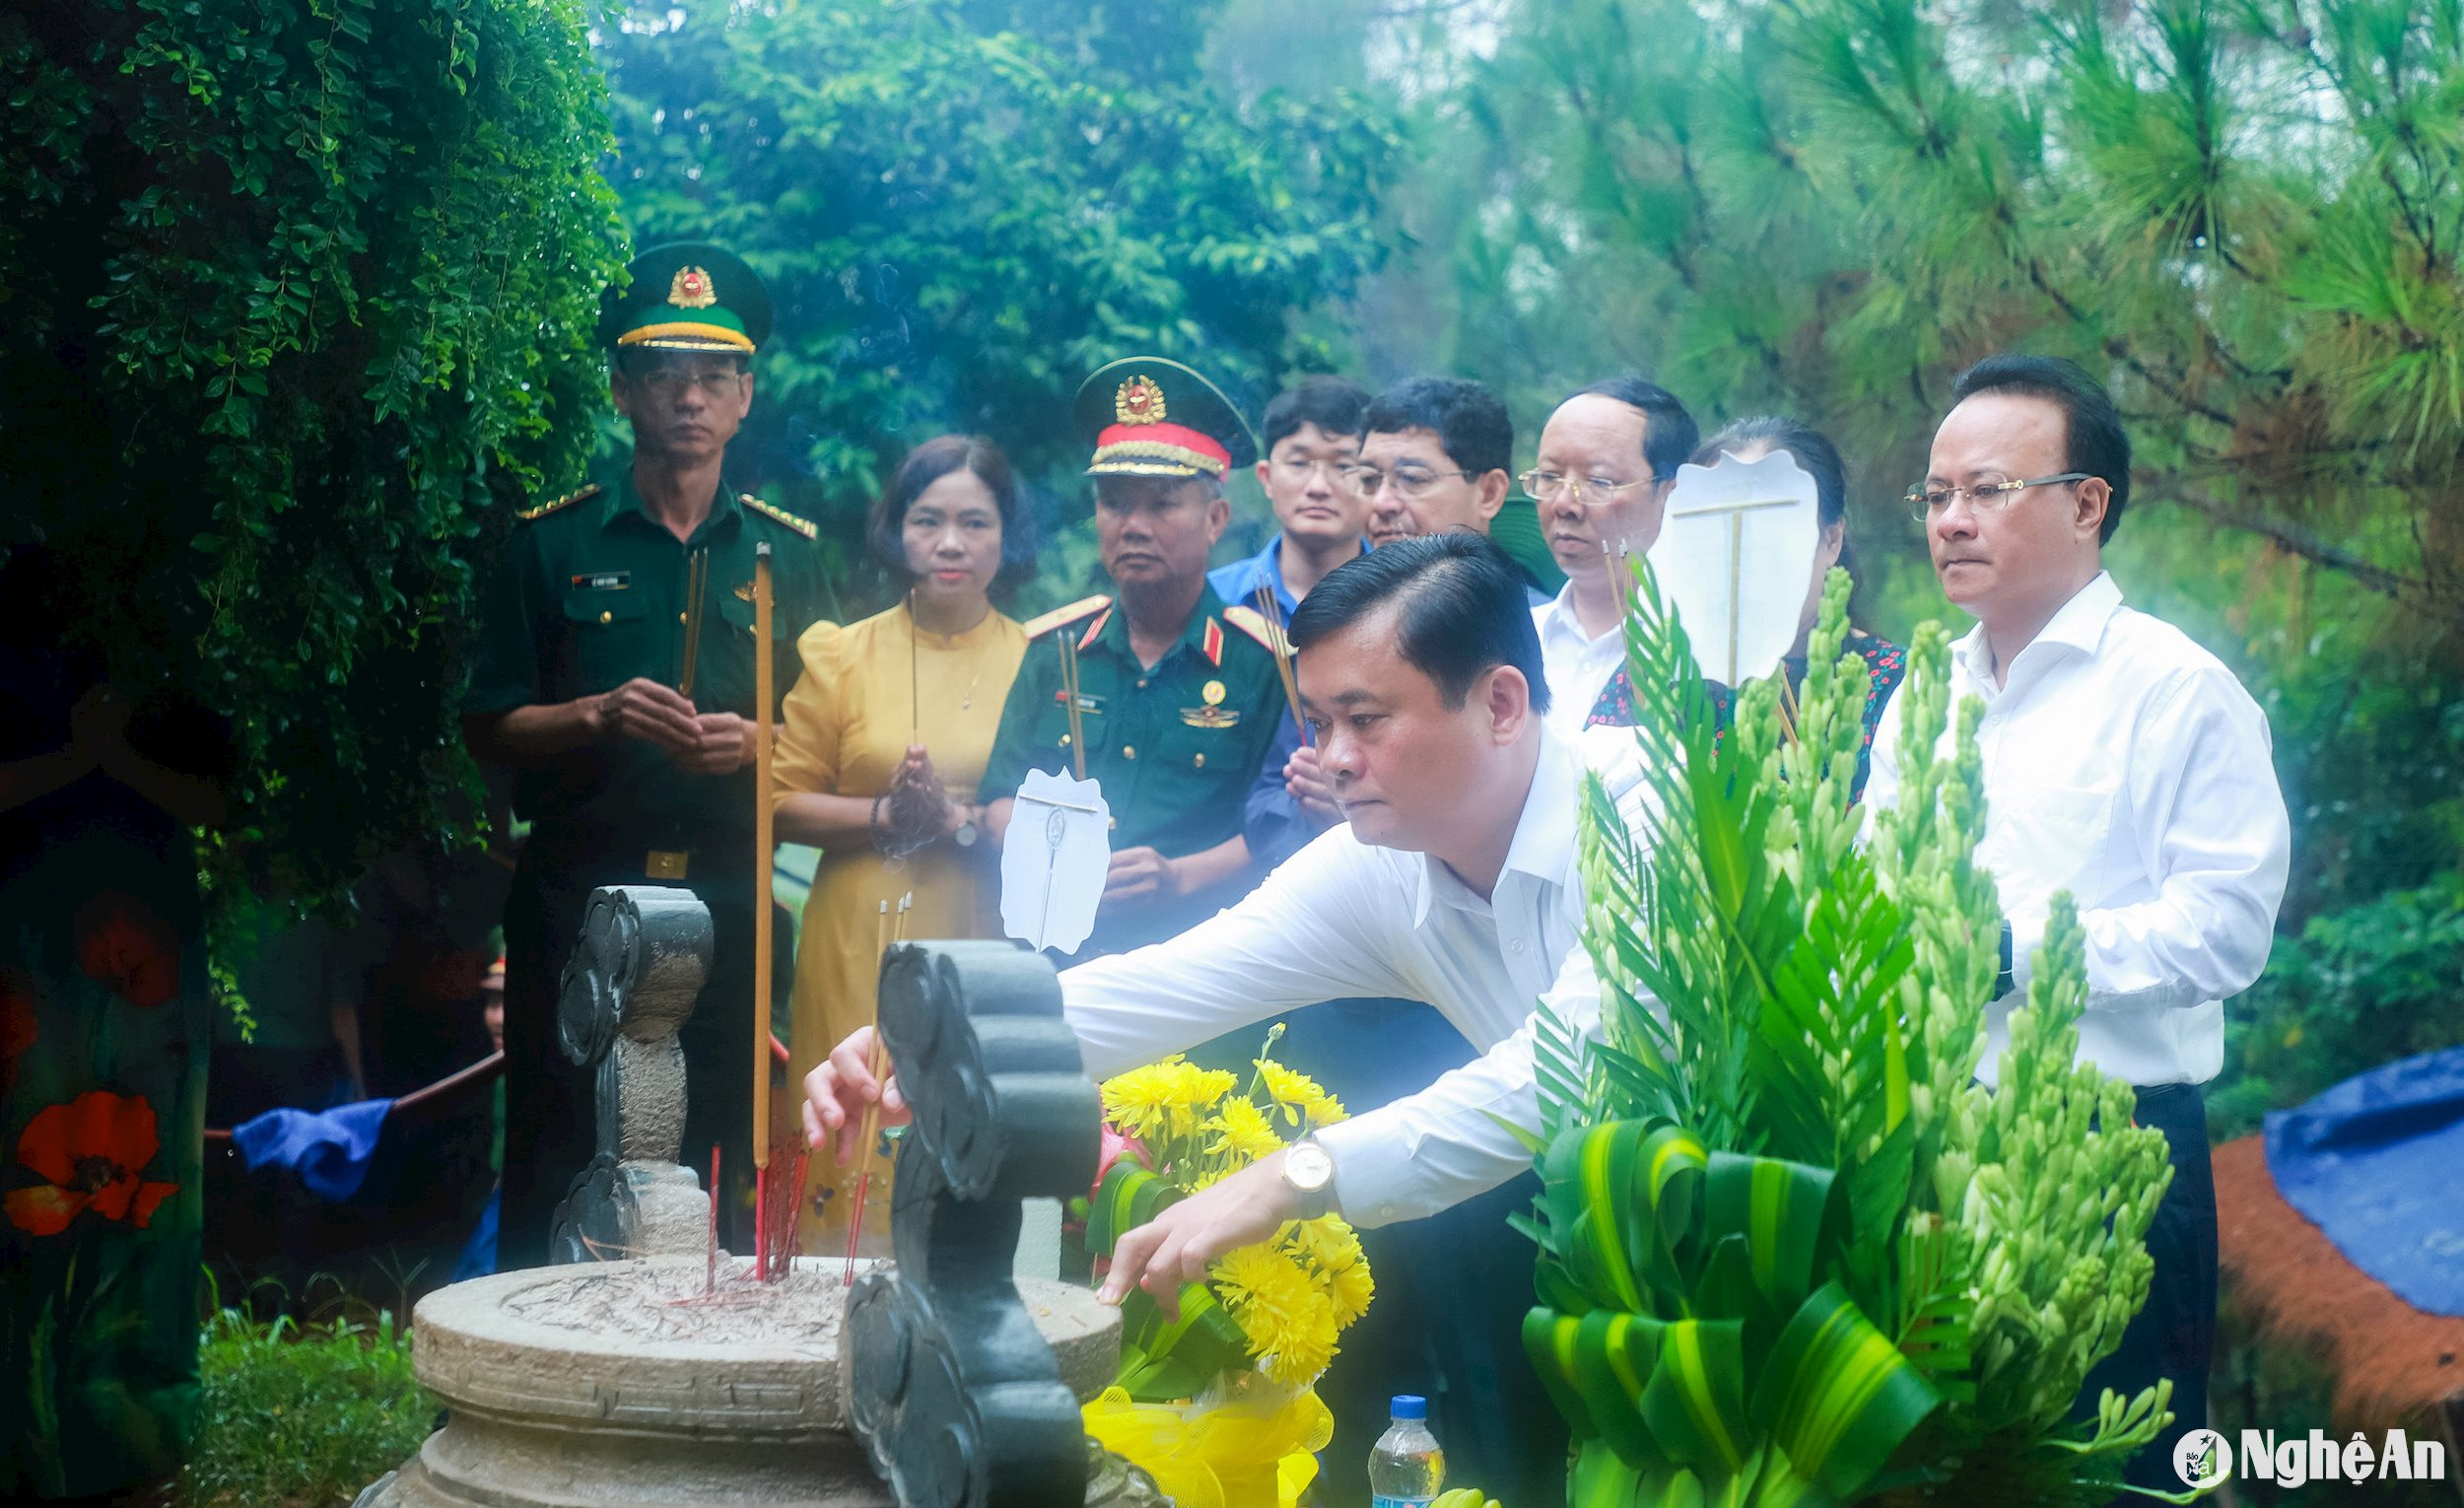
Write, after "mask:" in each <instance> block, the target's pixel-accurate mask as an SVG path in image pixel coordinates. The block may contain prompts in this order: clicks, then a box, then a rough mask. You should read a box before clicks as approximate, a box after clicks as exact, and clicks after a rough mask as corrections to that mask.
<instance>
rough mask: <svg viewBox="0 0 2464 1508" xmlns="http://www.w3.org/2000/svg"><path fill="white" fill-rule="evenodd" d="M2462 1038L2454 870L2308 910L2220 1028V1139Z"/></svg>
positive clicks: (2463, 922) (2462, 908)
mask: <svg viewBox="0 0 2464 1508" xmlns="http://www.w3.org/2000/svg"><path fill="white" fill-rule="evenodd" d="M2458 1042H2464V893H2460V892H2459V887H2458V883H2457V881H2456V880H2455V879H2454V878H2453V877H2449V878H2448V879H2447V880H2445V881H2444V882H2442V883H2440V884H2436V885H2431V886H2428V887H2425V888H2423V889H2419V890H2398V891H2393V892H2390V893H2389V894H2386V895H2383V896H2380V897H2379V898H2378V899H2376V900H2374V901H2369V902H2365V903H2364V904H2362V905H2360V906H2356V907H2353V908H2351V909H2350V910H2347V911H2341V912H2335V913H2332V914H2330V915H2327V916H2321V917H2313V918H2311V919H2310V922H2309V925H2306V926H2305V927H2303V928H2302V930H2301V934H2300V935H2299V936H2298V937H2286V938H2280V939H2279V940H2278V941H2277V943H2276V951H2275V954H2274V955H2273V956H2272V957H2271V958H2270V959H2269V960H2268V966H2267V973H2266V974H2265V975H2264V976H2263V977H2261V979H2260V980H2259V983H2258V985H2257V986H2256V987H2255V988H2253V989H2252V990H2251V992H2250V993H2249V994H2247V995H2244V996H2243V997H2242V998H2240V999H2238V1000H2236V1001H2234V1005H2233V1009H2232V1010H2231V1011H2230V1012H2229V1013H2228V1014H2227V1016H2226V1018H2225V1024H2224V1074H2223V1075H2222V1077H2221V1079H2220V1081H2219V1082H2220V1089H2219V1091H2218V1092H2217V1093H2215V1094H2213V1095H2212V1096H2211V1097H2210V1099H2209V1101H2208V1125H2209V1133H2210V1134H2211V1135H2212V1136H2214V1137H2216V1138H2217V1139H2219V1140H2223V1139H2225V1138H2227V1137H2231V1136H2237V1135H2241V1134H2244V1133H2246V1132H2249V1131H2256V1130H2258V1127H2259V1121H2260V1118H2261V1117H2262V1116H2264V1115H2265V1114H2266V1113H2267V1112H2268V1111H2270V1110H2280V1109H2283V1108H2286V1107H2288V1106H2292V1105H2297V1104H2300V1103H2301V1102H2302V1101H2304V1100H2306V1099H2308V1098H2310V1096H2312V1095H2314V1094H2317V1093H2318V1092H2319V1091H2320V1090H2322V1089H2325V1088H2327V1087H2329V1086H2330V1085H2332V1084H2336V1083H2339V1082H2341V1081H2343V1080H2344V1079H2347V1078H2350V1077H2352V1076H2353V1075H2354V1074H2356V1073H2359V1072H2361V1071H2362V1070H2363V1069H2365V1068H2371V1067H2375V1066H2377V1065H2378V1064H2380V1063H2383V1062H2394V1061H2395V1060H2396V1059H2399V1058H2409V1057H2411V1056H2413V1055H2414V1054H2416V1053H2428V1052H2434V1051H2436V1050H2438V1049H2441V1048H2449V1047H2453V1046H2454V1045H2455V1044H2456V1043H2458Z"/></svg>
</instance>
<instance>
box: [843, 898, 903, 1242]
mask: <svg viewBox="0 0 2464 1508" xmlns="http://www.w3.org/2000/svg"><path fill="white" fill-rule="evenodd" d="M915 902H916V896H915V892H913V891H910V892H908V893H907V894H906V895H903V896H901V897H899V902H898V925H897V927H896V929H895V931H894V932H893V933H892V935H891V936H890V937H889V938H888V939H886V940H885V941H884V943H883V946H882V949H881V950H882V951H883V952H887V951H888V950H889V943H891V942H905V941H906V940H907V912H908V908H910V907H911V906H913V905H914V904H915ZM889 909H890V903H889V902H887V901H883V902H882V903H881V911H882V915H883V916H884V917H885V918H886V917H887V915H888V913H889ZM878 1014H879V1012H878V1011H876V1012H875V1015H876V1017H877V1016H878ZM864 1066H865V1068H866V1069H867V1070H868V1071H870V1073H871V1074H872V1081H873V1082H874V1083H875V1084H879V1083H881V1082H882V1079H883V1076H884V1075H885V1074H887V1073H888V1072H889V1071H890V1053H889V1048H888V1047H887V1046H886V1045H885V1044H884V1043H883V1042H882V1040H881V1028H880V1025H879V1024H878V1021H877V1020H876V1023H875V1025H874V1026H873V1031H872V1049H871V1051H870V1053H869V1054H867V1055H866V1058H865V1062H864ZM880 1136H881V1101H880V1100H879V1098H878V1097H876V1098H875V1099H874V1100H873V1101H872V1102H871V1103H870V1104H868V1105H866V1106H865V1107H864V1115H863V1119H862V1120H860V1121H858V1122H857V1123H856V1183H855V1188H856V1192H855V1194H854V1195H853V1196H852V1197H851V1199H850V1201H849V1204H848V1211H847V1275H846V1278H845V1280H844V1282H845V1286H848V1287H854V1286H855V1284H856V1244H857V1243H858V1242H860V1241H862V1240H863V1237H864V1203H865V1198H866V1196H868V1195H869V1194H871V1192H872V1148H873V1143H874V1142H875V1141H877V1140H879V1139H880Z"/></svg>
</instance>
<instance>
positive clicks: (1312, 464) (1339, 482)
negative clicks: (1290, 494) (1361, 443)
mask: <svg viewBox="0 0 2464 1508" xmlns="http://www.w3.org/2000/svg"><path fill="white" fill-rule="evenodd" d="M1320 466H1324V467H1326V475H1327V480H1328V481H1330V482H1333V483H1334V484H1335V486H1337V487H1348V486H1350V485H1351V478H1350V476H1349V475H1348V474H1347V473H1348V472H1349V471H1350V470H1351V467H1352V462H1350V461H1339V460H1323V459H1322V460H1302V459H1301V458H1300V457H1298V456H1296V455H1295V456H1286V457H1284V458H1283V459H1282V460H1279V461H1276V462H1275V463H1274V469H1275V474H1276V475H1278V476H1280V477H1282V478H1283V479H1284V480H1286V481H1289V482H1292V483H1294V484H1295V485H1297V484H1299V483H1301V482H1306V481H1308V480H1309V473H1311V472H1313V471H1315V470H1317V469H1318V468H1319V467H1320Z"/></svg>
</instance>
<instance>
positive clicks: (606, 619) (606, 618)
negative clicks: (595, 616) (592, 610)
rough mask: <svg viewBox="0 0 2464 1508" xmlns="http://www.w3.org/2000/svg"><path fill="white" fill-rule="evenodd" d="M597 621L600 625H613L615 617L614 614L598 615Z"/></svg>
mask: <svg viewBox="0 0 2464 1508" xmlns="http://www.w3.org/2000/svg"><path fill="white" fill-rule="evenodd" d="M599 621H600V622H601V623H613V622H615V621H616V615H615V614H614V613H601V614H599Z"/></svg>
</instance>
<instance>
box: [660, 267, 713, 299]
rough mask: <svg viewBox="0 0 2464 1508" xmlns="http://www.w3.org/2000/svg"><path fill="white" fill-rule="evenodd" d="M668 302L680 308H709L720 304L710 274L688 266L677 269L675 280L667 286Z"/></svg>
mask: <svg viewBox="0 0 2464 1508" xmlns="http://www.w3.org/2000/svg"><path fill="white" fill-rule="evenodd" d="M667 302H668V303H670V304H672V305H674V306H676V308H710V307H711V306H712V305H714V304H717V303H718V302H719V294H718V291H717V290H715V289H713V288H712V287H711V282H710V274H709V273H707V272H704V271H703V270H702V269H701V268H699V267H695V266H692V265H690V264H688V265H686V266H682V267H679V268H677V269H676V276H675V280H674V281H672V282H670V283H669V284H668V285H667Z"/></svg>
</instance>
